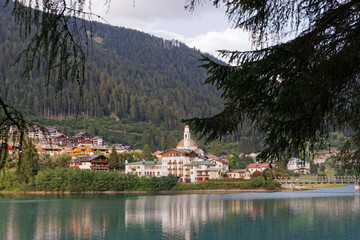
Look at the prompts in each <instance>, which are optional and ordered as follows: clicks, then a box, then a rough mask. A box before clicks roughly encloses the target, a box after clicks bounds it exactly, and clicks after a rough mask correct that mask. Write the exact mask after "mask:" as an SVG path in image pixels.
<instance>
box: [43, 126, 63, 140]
mask: <svg viewBox="0 0 360 240" xmlns="http://www.w3.org/2000/svg"><path fill="white" fill-rule="evenodd" d="M46 134H47V136H48V138H55V137H60V136H64V133H63V132H62V131H60V130H59V129H57V128H55V127H52V128H46Z"/></svg>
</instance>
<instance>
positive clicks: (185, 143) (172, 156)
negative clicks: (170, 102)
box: [161, 125, 215, 182]
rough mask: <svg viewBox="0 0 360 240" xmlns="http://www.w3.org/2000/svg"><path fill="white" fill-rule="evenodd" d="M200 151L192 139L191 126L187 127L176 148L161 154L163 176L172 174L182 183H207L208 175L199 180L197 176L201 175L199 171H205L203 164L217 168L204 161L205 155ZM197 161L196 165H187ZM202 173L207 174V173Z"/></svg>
mask: <svg viewBox="0 0 360 240" xmlns="http://www.w3.org/2000/svg"><path fill="white" fill-rule="evenodd" d="M200 150H201V149H199V148H198V146H197V144H196V142H195V141H194V140H192V139H191V136H190V129H189V126H187V125H186V126H185V128H184V138H183V139H182V140H181V141H180V142H179V143H178V144H177V145H176V148H171V149H168V150H166V151H164V152H163V153H162V154H161V161H162V163H163V164H162V170H163V171H162V174H163V176H167V175H169V174H172V175H174V176H176V177H179V181H180V182H196V181H203V180H204V181H207V179H208V178H209V176H208V174H206V176H203V177H202V175H201V177H202V178H201V177H200V176H199V177H198V178H197V177H196V174H200V172H199V173H197V170H205V167H204V166H202V163H203V162H206V163H204V164H205V165H206V164H208V163H209V164H210V165H209V166H215V164H213V163H210V162H207V161H203V160H202V159H201V158H202V156H203V155H204V154H203V151H202V150H201V151H200ZM195 161H196V162H197V163H196V164H195V165H187V164H191V163H192V162H195ZM186 165H187V166H186ZM206 166H207V165H206ZM185 169H186V170H185ZM190 170H191V171H190ZM202 173H203V174H205V172H202Z"/></svg>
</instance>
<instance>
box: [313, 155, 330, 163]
mask: <svg viewBox="0 0 360 240" xmlns="http://www.w3.org/2000/svg"><path fill="white" fill-rule="evenodd" d="M326 159H327V158H326V157H325V156H320V157H316V158H314V164H323V163H325V162H326Z"/></svg>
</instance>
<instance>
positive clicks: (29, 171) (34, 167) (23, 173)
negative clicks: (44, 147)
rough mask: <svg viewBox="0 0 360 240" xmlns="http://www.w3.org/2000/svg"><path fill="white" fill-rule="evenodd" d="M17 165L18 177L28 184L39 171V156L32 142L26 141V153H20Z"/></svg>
mask: <svg viewBox="0 0 360 240" xmlns="http://www.w3.org/2000/svg"><path fill="white" fill-rule="evenodd" d="M20 155H21V157H20V158H19V161H18V164H17V175H18V177H19V179H20V180H21V181H24V182H25V183H28V182H29V180H30V179H31V178H33V177H34V176H35V175H36V174H37V172H38V170H39V155H38V153H37V151H36V149H35V146H34V144H33V143H32V141H31V140H26V141H25V144H24V151H23V152H22V153H20Z"/></svg>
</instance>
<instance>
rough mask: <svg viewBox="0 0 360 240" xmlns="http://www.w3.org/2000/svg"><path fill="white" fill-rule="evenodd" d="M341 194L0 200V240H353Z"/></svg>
mask: <svg viewBox="0 0 360 240" xmlns="http://www.w3.org/2000/svg"><path fill="white" fill-rule="evenodd" d="M343 190H344V189H338V190H333V189H332V190H328V191H327V192H326V191H325V192H320V193H322V194H323V196H327V197H320V196H319V195H317V194H318V193H319V191H314V192H307V193H304V192H302V193H301V192H300V193H272V194H253V193H242V194H222V195H221V194H191V195H186V194H184V195H121V194H119V195H95V196H94V195H69V196H50V197H49V196H32V197H31V196H30V197H29V196H17V197H13V199H14V200H10V199H9V196H8V195H6V196H5V195H0V213H1V215H0V239H6V240H13V239H14V240H15V239H16V240H17V239H123V238H124V239H125V238H126V239H159V238H165V239H167V238H172V239H208V238H212V239H213V238H215V237H217V238H221V239H234V238H248V239H260V238H264V239H275V238H276V239H307V240H309V239H318V238H323V239H343V238H347V239H357V236H358V235H359V234H360V230H359V228H358V227H357V226H358V225H359V224H360V195H356V194H354V193H353V190H352V189H350V188H346V189H345V190H346V191H345V192H344V191H343ZM330 193H331V195H330V196H329V195H328V194H330ZM304 195H307V197H306V198H304V197H303V196H304ZM338 195H339V196H338ZM304 230H306V231H304ZM269 235H271V236H272V237H271V238H268V236H269ZM352 237H354V238H352Z"/></svg>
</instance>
